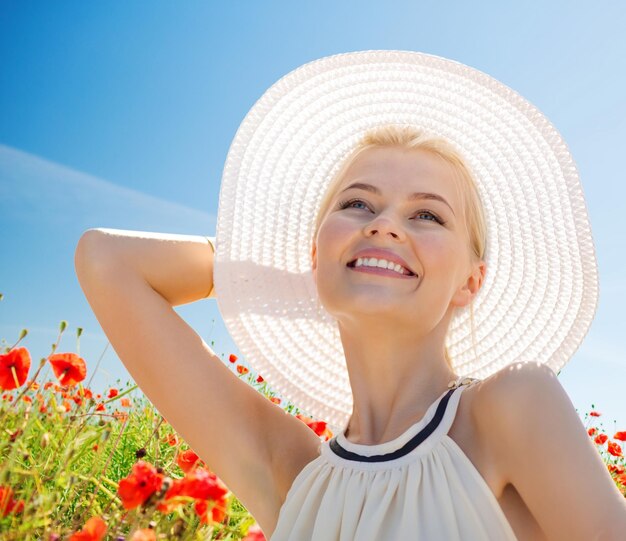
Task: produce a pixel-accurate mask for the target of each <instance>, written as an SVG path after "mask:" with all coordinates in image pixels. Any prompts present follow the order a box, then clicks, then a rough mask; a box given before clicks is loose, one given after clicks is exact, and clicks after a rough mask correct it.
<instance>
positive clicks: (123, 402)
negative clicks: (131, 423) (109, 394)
mask: <svg viewBox="0 0 626 541" xmlns="http://www.w3.org/2000/svg"><path fill="white" fill-rule="evenodd" d="M120 403H121V405H122V407H123V408H130V406H131V403H130V398H126V397H124V398H122V399H121V400H120Z"/></svg>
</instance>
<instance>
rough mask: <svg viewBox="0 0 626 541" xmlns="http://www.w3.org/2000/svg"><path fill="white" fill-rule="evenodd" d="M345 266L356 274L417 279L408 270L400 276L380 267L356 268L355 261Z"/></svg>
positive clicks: (362, 266) (363, 266) (364, 266)
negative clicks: (364, 273) (363, 273)
mask: <svg viewBox="0 0 626 541" xmlns="http://www.w3.org/2000/svg"><path fill="white" fill-rule="evenodd" d="M346 266H347V267H349V268H351V269H352V270H354V271H357V272H366V273H369V274H379V275H381V276H393V277H394V278H417V275H416V274H415V273H413V272H411V271H409V270H408V269H406V272H408V273H409V274H400V273H399V272H396V271H394V270H390V269H385V268H381V267H370V266H368V265H361V266H359V267H357V266H356V260H354V261H351V262H350V263H348V264H347V265H346Z"/></svg>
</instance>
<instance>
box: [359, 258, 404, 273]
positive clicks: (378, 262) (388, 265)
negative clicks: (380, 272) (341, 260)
mask: <svg viewBox="0 0 626 541" xmlns="http://www.w3.org/2000/svg"><path fill="white" fill-rule="evenodd" d="M354 266H355V267H361V266H366V267H379V268H381V269H389V270H393V271H396V272H397V273H399V274H409V273H408V272H406V271H405V270H404V267H403V266H402V265H399V264H397V263H393V262H391V261H387V260H386V259H376V258H375V257H370V258H367V257H359V258H358V259H357V260H356V263H355V264H354Z"/></svg>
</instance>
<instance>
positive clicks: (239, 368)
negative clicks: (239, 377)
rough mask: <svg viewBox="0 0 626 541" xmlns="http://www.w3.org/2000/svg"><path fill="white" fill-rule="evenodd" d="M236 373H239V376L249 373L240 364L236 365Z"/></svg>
mask: <svg viewBox="0 0 626 541" xmlns="http://www.w3.org/2000/svg"><path fill="white" fill-rule="evenodd" d="M237 372H239V373H240V374H247V373H248V372H249V370H248V369H247V368H246V367H245V366H243V365H242V364H238V365H237Z"/></svg>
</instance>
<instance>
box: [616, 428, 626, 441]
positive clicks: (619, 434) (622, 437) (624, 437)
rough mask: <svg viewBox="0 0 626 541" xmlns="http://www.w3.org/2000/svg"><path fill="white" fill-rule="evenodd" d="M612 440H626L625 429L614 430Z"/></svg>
mask: <svg viewBox="0 0 626 541" xmlns="http://www.w3.org/2000/svg"><path fill="white" fill-rule="evenodd" d="M613 439H614V440H621V441H626V430H624V431H622V432H616V433H615V435H614V436H613Z"/></svg>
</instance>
